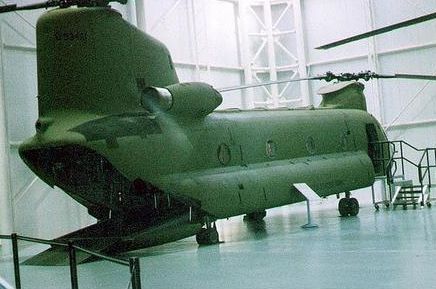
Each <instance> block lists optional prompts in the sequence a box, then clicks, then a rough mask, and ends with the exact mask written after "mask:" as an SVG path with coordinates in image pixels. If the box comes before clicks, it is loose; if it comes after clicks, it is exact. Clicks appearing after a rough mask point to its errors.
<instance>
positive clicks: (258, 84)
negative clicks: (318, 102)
mask: <svg viewBox="0 0 436 289" xmlns="http://www.w3.org/2000/svg"><path fill="white" fill-rule="evenodd" d="M322 79H325V76H314V77H306V78H298V79H287V80H277V81H269V82H263V83H256V84H247V85H239V86H230V87H223V88H218V89H217V91H219V92H227V91H233V90H240V89H247V88H252V87H260V86H266V85H272V84H280V83H288V82H297V81H303V80H322Z"/></svg>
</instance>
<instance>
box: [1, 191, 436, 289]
mask: <svg viewBox="0 0 436 289" xmlns="http://www.w3.org/2000/svg"><path fill="white" fill-rule="evenodd" d="M322 203H323V204H321V205H316V206H315V208H314V210H313V217H314V221H315V222H316V223H317V224H318V225H319V228H317V229H309V230H304V229H302V228H300V225H303V224H305V222H306V214H305V209H306V208H305V205H304V204H298V205H292V206H286V207H282V208H276V209H272V210H269V211H268V216H267V217H266V218H265V221H264V222H262V223H259V224H250V223H246V222H244V221H243V220H242V216H241V217H235V218H231V219H230V220H223V221H220V222H218V224H217V225H218V231H219V232H220V238H221V240H224V241H225V242H224V243H222V244H219V245H216V246H207V247H198V245H197V244H196V242H195V238H193V237H192V238H188V239H184V240H180V241H177V242H174V243H170V244H166V245H163V246H159V247H154V248H148V249H145V250H141V251H137V252H134V253H130V254H129V255H126V256H125V257H127V256H133V255H138V256H140V258H141V259H140V264H141V280H142V288H155V289H156V288H165V289H168V288H247V289H248V288H250V289H256V288H288V289H289V288H299V289H304V288H310V289H314V288H319V289H324V288H325V289H327V288H329V289H330V288H348V289H353V288H362V289H363V288H365V289H366V288H395V289H400V288H407V289H410V288H426V289H427V288H436V274H435V273H434V270H435V269H434V268H435V266H436V211H435V209H434V208H433V209H429V208H423V209H416V210H413V209H412V208H409V209H408V210H402V209H401V208H397V209H396V210H386V209H384V208H383V209H381V210H380V211H378V212H377V211H375V210H374V208H373V207H372V205H370V204H365V205H362V206H361V211H360V214H359V215H358V216H357V217H349V218H341V217H339V216H338V213H337V210H336V203H337V201H336V200H335V199H334V198H332V199H331V200H327V201H323V202H322ZM41 248H42V247H41V246H39V245H38V246H32V247H28V248H25V249H23V250H21V258H22V259H24V258H25V257H26V256H29V255H30V254H31V253H32V252H33V251H34V250H36V249H41ZM78 275H79V288H81V289H82V288H105V289H107V288H120V289H124V288H128V285H129V273H128V268H127V267H122V266H120V265H116V264H110V263H108V262H105V261H100V262H94V263H90V264H84V265H80V266H79V269H78ZM0 276H3V277H4V278H5V279H6V280H8V281H10V282H11V283H13V281H12V280H13V270H12V264H11V258H9V257H6V258H3V259H2V260H0ZM21 276H22V288H23V289H27V288H35V289H37V288H44V289H50V288H56V289H59V288H70V279H69V268H68V267H38V266H22V267H21Z"/></svg>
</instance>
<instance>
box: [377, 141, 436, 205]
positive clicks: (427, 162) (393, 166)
mask: <svg viewBox="0 0 436 289" xmlns="http://www.w3.org/2000/svg"><path fill="white" fill-rule="evenodd" d="M371 145H373V146H374V148H375V151H378V152H379V155H380V157H379V158H375V159H374V160H373V161H374V162H381V163H382V165H383V168H384V169H385V171H384V172H385V176H386V178H387V183H388V186H389V197H390V199H391V202H392V200H393V199H395V197H396V194H397V190H396V191H395V194H394V196H392V192H393V185H394V179H395V177H396V174H397V172H398V164H397V163H399V164H400V168H401V178H402V179H404V178H405V173H406V172H405V166H406V165H407V164H409V165H412V166H413V167H415V168H416V169H417V171H418V181H419V186H420V187H421V199H422V200H424V198H425V195H424V193H425V192H424V187H425V186H428V188H430V187H431V186H432V178H431V172H432V169H434V168H436V148H426V149H420V148H417V147H415V146H413V145H411V144H409V143H408V142H406V141H403V140H398V141H381V142H374V143H371ZM397 148H399V150H397ZM406 148H410V149H412V150H413V151H416V152H421V153H422V155H421V158H420V159H419V161H418V162H415V161H412V160H411V159H409V158H408V157H406V156H405V149H406ZM385 151H388V152H389V154H388V156H385ZM426 180H427V181H426ZM427 198H428V196H427Z"/></svg>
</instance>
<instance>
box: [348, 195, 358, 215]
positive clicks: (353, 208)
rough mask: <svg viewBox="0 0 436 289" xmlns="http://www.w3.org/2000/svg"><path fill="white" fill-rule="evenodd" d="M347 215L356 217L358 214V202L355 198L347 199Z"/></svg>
mask: <svg viewBox="0 0 436 289" xmlns="http://www.w3.org/2000/svg"><path fill="white" fill-rule="evenodd" d="M348 202H349V205H348V210H349V211H348V213H349V214H350V216H357V214H359V201H358V200H357V199H356V198H351V199H348Z"/></svg>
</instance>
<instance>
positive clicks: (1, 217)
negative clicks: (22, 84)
mask: <svg viewBox="0 0 436 289" xmlns="http://www.w3.org/2000/svg"><path fill="white" fill-rule="evenodd" d="M0 28H1V27H0ZM0 30H1V29H0ZM3 44H4V41H3V36H2V35H0V50H1V51H0V67H1V71H0V76H1V80H0V234H2V235H8V234H10V233H12V230H13V203H12V192H11V187H10V177H9V137H8V134H7V120H6V103H5V98H6V96H5V93H4V86H3V85H4V79H5V74H4V67H3V59H4V54H3V53H4V49H3Z"/></svg>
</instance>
